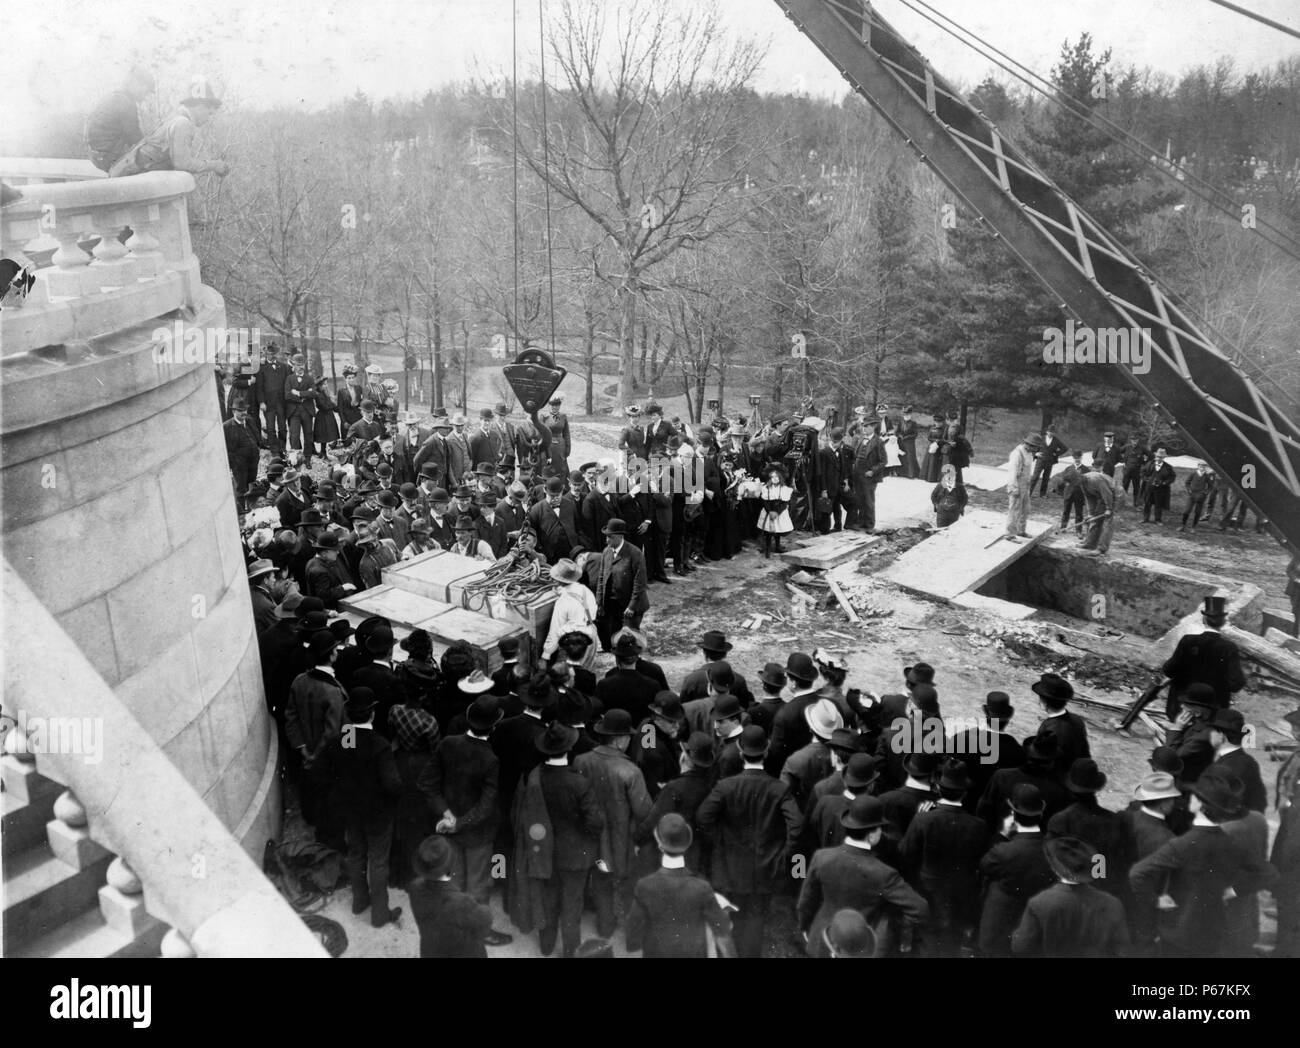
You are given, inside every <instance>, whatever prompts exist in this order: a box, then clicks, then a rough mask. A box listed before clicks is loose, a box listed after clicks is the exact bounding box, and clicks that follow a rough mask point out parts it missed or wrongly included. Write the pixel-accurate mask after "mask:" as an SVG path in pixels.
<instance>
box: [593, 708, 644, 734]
mask: <svg viewBox="0 0 1300 1048" xmlns="http://www.w3.org/2000/svg"><path fill="white" fill-rule="evenodd" d="M592 730H593V731H594V732H595V733H596V734H597V735H631V734H632V732H633V730H634V729H633V725H632V715H631V714H630V713H628V712H627V710H620V709H617V708H615V709H612V710H606V711H605V715H604V716H603V717H601V718H600V720H598V721H596V724H595V726H594V727H593V728H592Z"/></svg>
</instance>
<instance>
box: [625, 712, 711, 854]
mask: <svg viewBox="0 0 1300 1048" xmlns="http://www.w3.org/2000/svg"><path fill="white" fill-rule="evenodd" d="M669 694H672V693H671V692H669ZM714 760H715V755H714V747H713V737H712V736H710V735H707V734H705V733H704V732H702V731H694V732H691V734H690V736H689V737H688V738H687V739H686V743H685V745H684V746H683V747H682V752H681V757H680V762H679V765H678V767H679V768H680V771H681V774H679V775H677V776H676V777H674V778H672V779H670V780H669V781H668V782H667V783H666V784H665V785H664V787H663V789H662V790H660V791H659V796H658V797H656V798H655V803H654V807H652V808H651V809H650V814H649V815H647V816H646V817H645V818H644V819H642V820H641V825H640V826H638V827H637V831H636V839H637V842H638V843H641V844H644V843H646V842H647V841H649V840H650V838H651V836H652V835H653V833H654V829H655V827H656V826H658V825H659V820H660V819H661V818H663V817H664V816H665V815H667V814H669V813H670V812H672V813H676V814H677V815H680V816H681V817H682V818H683V819H685V820H686V822H687V824H688V825H690V827H691V828H692V829H694V828H695V825H696V824H695V814H696V812H697V811H698V810H699V807H700V805H701V804H702V803H704V798H705V797H707V796H708V795H709V793H710V792H711V791H712V789H713V783H714V779H713V764H714ZM708 860H709V851H708V847H707V842H706V841H704V840H703V839H702V835H701V834H696V836H695V837H694V838H693V839H692V841H691V845H690V847H689V848H688V849H687V851H686V865H687V867H688V868H689V869H691V870H694V871H695V872H696V873H698V874H700V875H702V876H707V874H708V871H709V861H708Z"/></svg>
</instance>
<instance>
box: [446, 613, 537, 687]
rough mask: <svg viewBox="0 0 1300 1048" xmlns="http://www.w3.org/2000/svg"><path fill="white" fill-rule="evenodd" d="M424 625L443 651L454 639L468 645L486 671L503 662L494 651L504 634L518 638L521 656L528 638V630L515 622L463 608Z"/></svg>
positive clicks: (523, 653)
mask: <svg viewBox="0 0 1300 1048" xmlns="http://www.w3.org/2000/svg"><path fill="white" fill-rule="evenodd" d="M423 628H424V629H427V630H428V631H429V635H430V636H431V637H433V638H434V640H435V641H437V642H438V643H440V644H441V645H442V646H443V649H444V650H445V649H446V647H447V646H448V645H450V644H452V643H455V642H457V641H461V642H464V643H466V644H468V645H469V646H470V647H471V648H472V649H473V650H474V652H475V654H476V655H477V656H478V657H479V658H480V659H481V660H482V661H481V663H480V664H481V665H482V667H483V670H484V672H485V673H489V674H490V673H495V672H496V671H497V670H499V669H500V668H501V667H502V665H503V664H504V660H502V658H501V652H500V651H498V650H497V644H498V643H499V642H500V641H502V640H504V639H505V638H507V637H515V638H517V639H518V640H519V641H520V645H521V648H520V657H521V658H523V657H525V651H524V650H523V649H524V645H525V644H526V639H527V638H528V630H527V629H526V628H525V627H524V626H522V625H519V624H518V623H510V622H498V621H497V620H496V619H490V618H488V617H487V616H486V615H479V614H477V613H475V612H472V611H466V610H465V609H463V608H452V609H451V610H450V611H447V612H444V613H443V614H441V615H439V616H437V617H436V618H434V619H432V620H431V621H430V622H429V623H428V624H427V625H425V626H424V627H423Z"/></svg>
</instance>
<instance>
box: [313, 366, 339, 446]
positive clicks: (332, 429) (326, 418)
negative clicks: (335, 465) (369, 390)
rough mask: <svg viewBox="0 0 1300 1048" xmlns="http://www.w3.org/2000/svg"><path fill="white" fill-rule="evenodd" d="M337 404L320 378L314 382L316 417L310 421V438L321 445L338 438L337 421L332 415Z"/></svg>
mask: <svg viewBox="0 0 1300 1048" xmlns="http://www.w3.org/2000/svg"><path fill="white" fill-rule="evenodd" d="M337 406H338V405H336V404H335V403H334V400H333V398H332V397H331V396H330V391H329V390H328V389H327V388H326V386H325V379H324V378H322V379H321V380H320V381H319V382H317V383H316V418H315V420H314V421H313V422H312V439H313V440H315V441H316V443H317V444H319V445H320V446H321V447H326V446H328V445H329V444H331V443H333V442H334V441H336V440H338V439H339V423H338V419H337V418H335V417H334V412H335V410H336V408H337Z"/></svg>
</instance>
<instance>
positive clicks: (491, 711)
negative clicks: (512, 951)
mask: <svg viewBox="0 0 1300 1048" xmlns="http://www.w3.org/2000/svg"><path fill="white" fill-rule="evenodd" d="M465 716H466V720H467V723H468V728H469V730H468V731H467V732H466V733H465V734H464V735H448V736H447V737H446V738H445V739H443V740H442V742H441V743H440V744H439V746H438V748H437V749H436V750H435V751H434V753H433V757H432V758H431V759H430V761H429V763H428V764H426V765H425V766H424V771H422V772H421V773H420V781H419V788H420V792H421V793H423V794H424V796H425V797H426V798H427V799H428V802H429V811H430V814H431V815H432V817H433V819H435V820H436V825H435V828H434V830H435V833H439V834H445V835H446V838H447V840H448V841H449V842H450V843H451V846H452V851H453V853H454V855H455V862H454V873H455V881H456V887H457V888H459V889H460V890H461V891H464V892H467V893H468V894H469V896H470V897H471V898H472V899H473V900H474V901H475V902H476V903H479V904H480V905H481V906H487V904H488V900H489V899H490V898H491V896H492V844H493V841H494V839H495V837H496V832H497V826H498V824H499V823H500V820H501V813H500V809H499V808H498V806H497V789H498V785H499V775H500V770H501V762H500V760H498V759H497V755H496V754H495V753H493V752H492V743H491V741H490V737H491V735H492V731H493V729H495V728H496V726H497V725H498V724H500V723H501V719H502V716H503V711H502V709H501V705H500V701H499V700H498V699H497V698H496V696H495V695H488V694H483V693H480V694H479V695H478V697H477V698H476V699H475V700H474V701H473V702H472V703H470V706H469V709H468V710H467V711H466V714H465ZM484 941H485V942H486V943H487V944H488V945H489V946H501V945H503V944H504V943H508V942H509V941H510V936H509V935H505V934H504V933H502V932H497V931H492V930H491V927H490V926H489V928H488V929H487V930H486V931H485V933H484Z"/></svg>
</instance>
